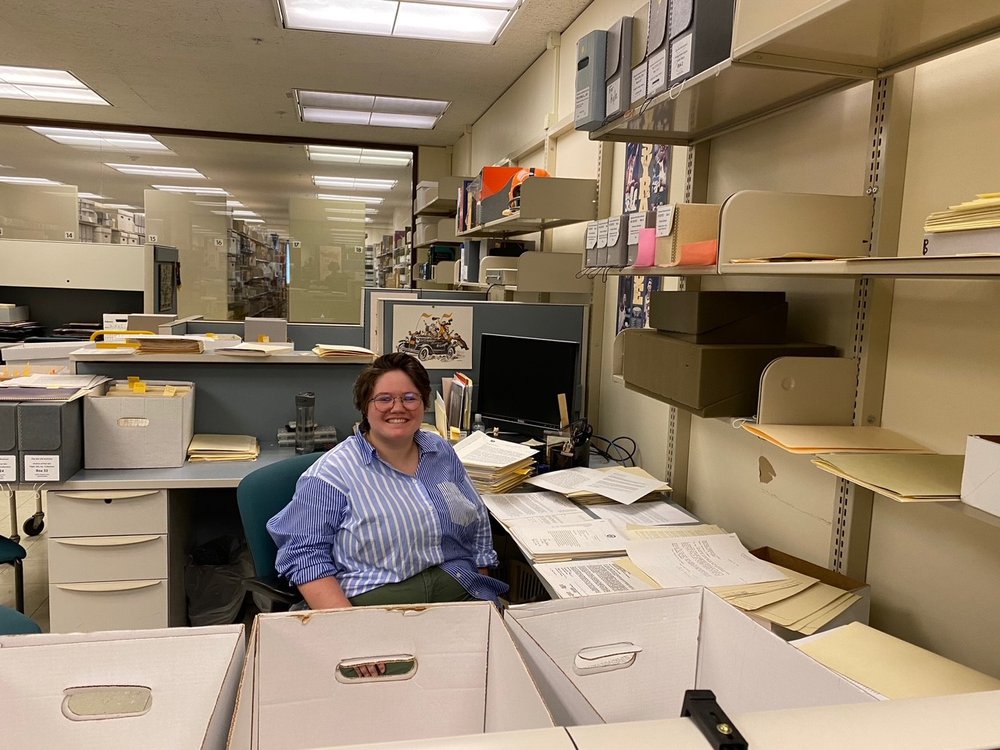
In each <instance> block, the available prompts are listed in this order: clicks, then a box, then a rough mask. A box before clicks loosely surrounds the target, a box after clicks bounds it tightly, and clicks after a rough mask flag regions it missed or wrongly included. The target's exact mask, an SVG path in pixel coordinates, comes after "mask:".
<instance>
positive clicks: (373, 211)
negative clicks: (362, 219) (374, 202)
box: [325, 206, 378, 216]
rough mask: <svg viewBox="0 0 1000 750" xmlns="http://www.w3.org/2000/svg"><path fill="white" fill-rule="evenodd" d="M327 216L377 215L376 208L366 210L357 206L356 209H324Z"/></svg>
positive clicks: (366, 208)
mask: <svg viewBox="0 0 1000 750" xmlns="http://www.w3.org/2000/svg"><path fill="white" fill-rule="evenodd" d="M325 210H326V212H327V213H328V214H345V215H347V216H362V215H363V214H377V213H378V209H377V208H368V207H364V208H362V207H361V206H358V207H357V208H327V209H325Z"/></svg>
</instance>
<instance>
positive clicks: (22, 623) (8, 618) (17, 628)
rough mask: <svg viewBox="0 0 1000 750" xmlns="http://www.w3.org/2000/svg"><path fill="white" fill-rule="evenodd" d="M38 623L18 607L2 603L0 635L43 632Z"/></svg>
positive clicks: (0, 607) (0, 609)
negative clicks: (12, 607)
mask: <svg viewBox="0 0 1000 750" xmlns="http://www.w3.org/2000/svg"><path fill="white" fill-rule="evenodd" d="M41 632H42V629H41V628H40V627H38V623H36V622H35V621H34V620H32V619H31V618H30V617H26V616H25V615H23V614H21V613H20V612H18V611H17V610H16V609H11V608H10V607H4V606H3V605H0V635H29V634H32V633H41Z"/></svg>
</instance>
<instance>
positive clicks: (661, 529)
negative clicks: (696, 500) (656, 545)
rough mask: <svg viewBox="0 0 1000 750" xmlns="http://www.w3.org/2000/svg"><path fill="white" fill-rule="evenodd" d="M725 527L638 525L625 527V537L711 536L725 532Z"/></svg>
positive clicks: (706, 525)
mask: <svg viewBox="0 0 1000 750" xmlns="http://www.w3.org/2000/svg"><path fill="white" fill-rule="evenodd" d="M725 533H727V532H726V530H725V529H723V528H722V527H721V526H716V525H714V524H708V523H700V524H691V525H687V526H639V525H634V524H629V525H628V526H626V527H625V538H626V539H675V538H677V537H681V536H712V535H714V534H725Z"/></svg>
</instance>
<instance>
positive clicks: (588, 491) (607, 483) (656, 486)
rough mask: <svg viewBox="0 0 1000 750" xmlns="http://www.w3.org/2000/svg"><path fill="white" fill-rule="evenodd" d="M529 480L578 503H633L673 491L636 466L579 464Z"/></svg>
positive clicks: (537, 485)
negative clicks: (597, 467)
mask: <svg viewBox="0 0 1000 750" xmlns="http://www.w3.org/2000/svg"><path fill="white" fill-rule="evenodd" d="M525 481H527V482H528V483H529V484H533V485H534V486H536V487H541V488H542V489H546V490H553V491H554V492H560V493H562V494H563V495H565V496H566V497H568V498H570V499H572V500H575V501H576V502H578V503H592V502H598V503H606V502H607V501H608V500H609V499H610V500H614V501H615V502H618V503H622V504H623V505H631V504H632V503H634V502H636V501H637V500H643V499H647V498H648V499H659V493H663V492H670V485H668V484H666V483H665V482H661V481H660V480H659V479H656V478H655V477H653V476H652V475H651V474H649V473H647V472H645V471H643V470H642V469H640V468H638V467H635V466H630V467H623V466H615V467H612V468H610V469H588V468H586V467H583V466H578V467H575V468H572V469H563V470H561V471H549V472H546V473H545V474H540V475H539V476H537V477H532V478H531V479H528V480H525Z"/></svg>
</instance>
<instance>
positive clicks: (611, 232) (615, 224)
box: [608, 216, 622, 247]
mask: <svg viewBox="0 0 1000 750" xmlns="http://www.w3.org/2000/svg"><path fill="white" fill-rule="evenodd" d="M621 232H622V217H621V216H612V217H611V218H610V219H608V247H614V246H615V245H617V244H618V237H619V235H620V234H621Z"/></svg>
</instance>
